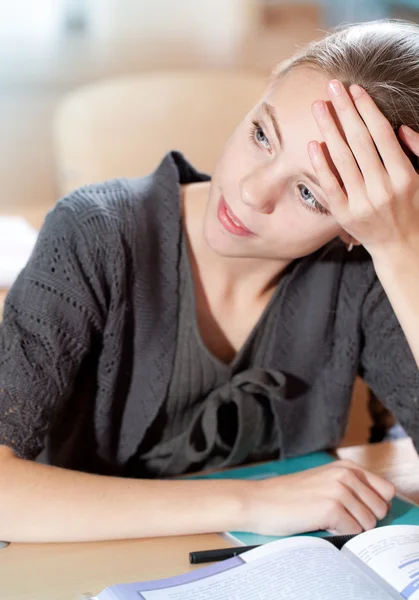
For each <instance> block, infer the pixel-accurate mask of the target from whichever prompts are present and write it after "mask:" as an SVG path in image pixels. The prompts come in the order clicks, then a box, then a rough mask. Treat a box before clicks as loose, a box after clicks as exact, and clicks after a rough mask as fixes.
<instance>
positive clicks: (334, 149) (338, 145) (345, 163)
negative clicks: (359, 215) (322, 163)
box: [312, 100, 366, 202]
mask: <svg viewBox="0 0 419 600" xmlns="http://www.w3.org/2000/svg"><path fill="white" fill-rule="evenodd" d="M312 108H313V114H314V117H315V119H316V122H317V125H318V127H319V129H320V132H321V134H322V135H323V137H324V140H325V142H326V145H327V148H328V151H329V153H330V156H331V158H332V160H333V163H334V164H335V166H336V168H337V170H338V171H339V175H340V177H341V178H342V181H343V184H344V186H345V188H346V192H347V194H348V198H349V199H351V201H353V202H360V201H364V202H365V201H366V198H365V196H366V190H365V182H364V178H363V176H362V173H361V171H360V170H359V168H358V165H357V164H356V161H355V158H354V155H353V154H352V151H351V149H350V148H349V146H348V144H347V143H346V141H345V140H344V139H343V138H342V135H341V134H340V132H339V130H338V127H337V125H336V122H335V120H334V119H333V117H332V115H331V113H330V111H329V109H328V107H327V105H326V103H325V102H323V100H318V101H316V102H315V103H314V104H313V107H312Z"/></svg>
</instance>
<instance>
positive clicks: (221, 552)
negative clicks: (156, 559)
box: [189, 534, 356, 565]
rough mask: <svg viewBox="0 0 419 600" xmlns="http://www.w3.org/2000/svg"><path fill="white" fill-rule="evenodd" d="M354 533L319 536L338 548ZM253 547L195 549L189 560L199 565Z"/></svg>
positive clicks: (228, 556)
mask: <svg viewBox="0 0 419 600" xmlns="http://www.w3.org/2000/svg"><path fill="white" fill-rule="evenodd" d="M355 535H356V534H354V535H329V536H328V537H324V538H321V539H322V540H326V541H327V542H330V543H331V544H333V545H334V546H335V547H336V548H337V549H338V550H340V549H341V548H342V546H343V545H344V544H346V542H349V540H351V539H352V538H354V537H355ZM254 548H259V545H256V546H235V547H234V548H218V549H217V550H197V551H195V552H189V562H190V564H191V565H199V564H201V563H208V562H217V561H220V560H227V559H228V558H233V556H238V555H239V554H243V552H248V551H249V550H253V549H254Z"/></svg>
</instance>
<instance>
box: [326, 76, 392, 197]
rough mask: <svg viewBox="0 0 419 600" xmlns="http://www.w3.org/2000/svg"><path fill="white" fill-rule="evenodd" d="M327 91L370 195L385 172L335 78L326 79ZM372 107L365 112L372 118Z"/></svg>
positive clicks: (356, 113)
mask: <svg viewBox="0 0 419 600" xmlns="http://www.w3.org/2000/svg"><path fill="white" fill-rule="evenodd" d="M328 92H329V95H330V98H331V100H332V102H333V107H334V109H335V111H336V114H337V116H338V119H339V122H340V123H341V125H342V127H343V131H344V132H345V135H346V139H347V142H348V144H349V147H350V149H351V150H352V153H353V155H354V156H355V159H356V162H357V164H358V167H359V169H360V171H361V173H362V176H363V178H364V181H365V185H366V186H367V190H368V193H369V196H370V197H371V195H372V194H373V193H379V191H380V189H381V187H382V186H383V181H384V178H388V174H387V172H386V170H385V168H384V166H383V164H382V162H381V160H380V156H379V154H378V152H377V149H376V147H375V145H374V141H373V139H372V137H371V133H370V131H369V128H368V127H367V125H366V124H365V123H364V121H363V119H362V118H361V116H360V114H359V112H358V110H357V106H355V104H354V102H353V100H352V98H351V97H350V96H349V94H348V92H347V91H346V89H345V87H344V86H343V85H342V84H341V83H340V82H339V81H337V80H332V81H331V82H329V85H328ZM374 107H375V110H374V111H373V114H372V115H370V114H369V115H368V116H369V120H370V121H373V120H374V118H375V117H376V112H378V108H377V107H376V106H375V105H374ZM369 112H371V111H369ZM368 125H369V123H368Z"/></svg>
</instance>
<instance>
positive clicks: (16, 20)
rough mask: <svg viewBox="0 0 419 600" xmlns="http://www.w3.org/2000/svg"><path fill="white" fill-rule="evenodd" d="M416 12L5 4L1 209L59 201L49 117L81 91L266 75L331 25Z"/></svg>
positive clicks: (284, 4)
mask: <svg viewBox="0 0 419 600" xmlns="http://www.w3.org/2000/svg"><path fill="white" fill-rule="evenodd" d="M416 4H418V2H417V1H416V0H405V1H404V2H402V3H400V2H399V3H398V6H397V5H395V4H394V3H389V2H387V1H382V0H346V1H345V0H317V1H316V2H312V3H308V2H307V1H305V2H304V1H303V0H294V1H286V0H178V1H176V2H175V1H174V0H0V144H1V154H0V156H1V160H0V190H1V194H0V210H3V211H8V210H9V209H11V210H15V209H19V208H21V207H22V208H27V207H31V206H33V205H34V204H36V205H37V206H40V207H45V208H47V207H50V206H52V205H53V203H54V202H55V201H56V196H57V190H56V188H55V185H54V179H55V173H54V156H53V148H52V144H51V119H52V115H53V111H54V109H55V107H56V106H57V103H58V102H59V100H60V99H61V98H62V96H63V95H64V94H65V93H66V92H68V91H69V90H71V89H73V88H76V87H77V86H79V85H81V84H84V83H87V82H91V81H96V80H99V79H102V78H106V77H110V76H113V75H116V74H122V73H133V72H139V71H143V70H150V69H156V68H157V69H167V68H173V69H174V68H179V67H198V68H202V69H205V68H209V67H218V68H232V67H233V68H234V67H237V68H242V69H257V70H261V71H263V72H264V73H266V74H268V73H269V70H270V68H271V67H272V66H273V65H274V64H275V63H276V62H277V61H279V60H281V59H282V58H284V57H285V56H287V55H288V54H290V53H292V52H293V51H294V50H295V49H296V47H297V46H298V45H301V44H304V43H305V42H307V41H309V40H310V39H312V38H315V37H319V36H321V35H323V31H324V30H325V28H327V27H328V26H330V25H333V24H336V23H337V22H339V21H341V20H347V21H351V20H360V19H361V18H365V17H366V18H375V17H379V16H383V15H387V14H394V13H395V10H394V9H396V11H397V10H398V11H399V12H400V11H405V12H406V11H408V12H409V11H410V12H409V14H408V17H409V18H416V16H417V13H416V11H415V7H416ZM396 16H397V15H396ZM403 16H405V15H403Z"/></svg>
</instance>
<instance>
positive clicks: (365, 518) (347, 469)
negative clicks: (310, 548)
mask: <svg viewBox="0 0 419 600" xmlns="http://www.w3.org/2000/svg"><path fill="white" fill-rule="evenodd" d="M249 484H250V485H249V487H248V491H247V496H246V498H245V501H244V504H245V510H244V514H245V523H244V529H242V530H245V531H250V532H253V533H259V534H263V535H292V534H296V533H302V532H306V531H317V530H319V529H326V530H328V531H330V532H331V533H334V534H355V533H361V532H362V531H365V530H367V529H372V528H374V527H375V525H376V523H377V521H378V520H380V519H383V518H384V517H385V516H386V514H387V512H388V510H389V507H390V505H391V500H392V498H393V497H394V495H395V493H396V489H395V487H394V485H393V484H392V483H390V482H389V481H386V480H385V479H383V478H382V477H379V476H378V475H375V474H374V473H371V472H370V471H367V470H366V469H363V468H362V467H360V466H359V465H357V464H355V463H354V462H352V461H348V460H339V461H336V462H334V463H331V464H328V465H325V466H322V467H317V468H314V469H310V470H307V471H303V472H301V473H294V474H292V475H283V476H281V477H274V478H271V479H264V480H260V481H252V482H249Z"/></svg>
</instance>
